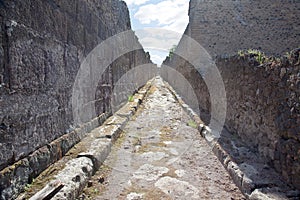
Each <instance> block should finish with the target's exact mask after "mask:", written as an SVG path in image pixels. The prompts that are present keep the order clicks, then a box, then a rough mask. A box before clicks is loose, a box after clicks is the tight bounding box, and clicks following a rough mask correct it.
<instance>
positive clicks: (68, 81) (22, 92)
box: [0, 0, 150, 170]
mask: <svg viewBox="0 0 300 200" xmlns="http://www.w3.org/2000/svg"><path fill="white" fill-rule="evenodd" d="M0 23H1V27H0V28H1V29H0V30H1V34H0V85H1V87H0V170H1V169H3V168H4V167H6V166H8V165H10V164H12V163H14V162H16V161H17V160H19V159H21V158H24V157H26V156H27V155H28V154H29V153H31V152H33V151H34V150H36V149H37V148H39V147H41V146H43V145H45V144H48V143H50V142H51V141H53V140H54V139H56V138H58V137H60V136H62V135H63V134H65V133H69V132H72V131H73V130H74V127H72V126H73V116H72V102H71V95H72V87H73V83H74V80H75V77H76V74H77V71H78V69H79V67H80V63H81V62H82V61H83V59H84V57H85V56H86V55H87V54H88V53H89V52H90V51H91V50H92V49H93V48H94V47H95V46H96V45H97V44H99V43H100V42H101V41H103V40H105V39H106V38H108V37H110V36H112V35H114V34H117V33H120V32H122V31H126V30H130V29H131V26H130V19H129V13H128V9H127V6H126V4H125V3H124V2H123V1H118V0H109V1H97V0H92V1H84V0H76V1H75V0H71V1H70V0H63V1H58V0H45V1H31V0H24V1H17V0H15V1H0ZM149 62H150V60H149V56H148V55H146V54H145V52H144V51H143V50H142V49H140V50H137V51H133V52H130V53H128V54H125V55H123V56H120V57H119V58H118V59H117V60H116V61H115V62H113V63H112V64H111V65H110V66H109V67H108V69H107V70H106V71H105V73H104V74H103V75H102V77H99V80H100V82H99V85H98V90H97V91H98V92H97V96H96V97H95V98H97V99H93V100H95V102H96V103H95V107H96V110H97V112H98V113H97V114H99V115H100V114H101V113H110V112H111V106H110V102H111V98H112V91H113V87H114V83H115V82H117V81H118V79H119V78H120V77H121V76H122V75H123V74H125V73H126V72H127V71H128V70H130V69H132V68H133V67H135V66H138V65H140V64H144V63H149ZM123 96H124V95H123ZM125 96H126V95H125Z"/></svg>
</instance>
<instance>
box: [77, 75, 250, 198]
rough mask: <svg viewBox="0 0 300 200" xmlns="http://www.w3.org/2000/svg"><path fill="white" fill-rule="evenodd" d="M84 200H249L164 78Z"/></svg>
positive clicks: (124, 132)
mask: <svg viewBox="0 0 300 200" xmlns="http://www.w3.org/2000/svg"><path fill="white" fill-rule="evenodd" d="M80 199H99V200H100V199H128V200H134V199H245V198H244V196H243V195H242V193H241V192H240V191H239V189H238V188H237V186H235V184H234V183H233V181H232V180H231V178H230V176H229V175H228V173H227V171H226V170H225V169H224V168H223V166H222V164H221V163H220V162H219V161H218V159H217V157H216V156H215V155H214V154H213V153H212V150H211V147H210V146H209V145H208V144H207V143H206V141H205V140H204V139H203V138H202V137H201V136H200V134H199V132H198V130H197V129H195V127H194V122H193V121H192V120H191V119H190V117H189V116H188V115H187V113H185V112H184V111H183V109H182V107H181V106H180V104H179V103H178V102H177V101H176V100H175V98H174V96H173V95H172V93H171V92H170V91H169V90H168V88H167V87H166V86H165V85H164V83H163V81H162V80H161V79H160V78H156V79H155V80H154V83H153V85H152V87H151V89H150V92H149V94H148V96H147V97H146V99H145V100H144V103H143V104H142V105H141V107H140V109H139V110H138V112H137V113H136V115H135V116H134V117H133V119H132V120H130V121H129V123H128V124H127V125H126V127H125V128H124V130H123V134H122V136H121V138H120V139H119V141H118V142H117V144H116V145H114V146H113V149H112V152H111V154H110V155H109V156H108V158H107V159H106V161H105V163H104V165H103V166H102V167H101V168H100V170H99V171H98V172H97V173H96V174H95V175H94V177H93V178H92V180H91V182H90V184H89V185H88V186H87V187H86V188H85V190H84V193H83V194H82V195H81V196H80Z"/></svg>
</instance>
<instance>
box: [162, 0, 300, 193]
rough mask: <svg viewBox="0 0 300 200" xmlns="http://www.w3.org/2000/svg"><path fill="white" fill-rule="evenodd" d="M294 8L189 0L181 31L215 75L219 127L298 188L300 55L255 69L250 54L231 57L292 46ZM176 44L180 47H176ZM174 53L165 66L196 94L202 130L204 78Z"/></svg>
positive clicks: (207, 107)
mask: <svg viewBox="0 0 300 200" xmlns="http://www.w3.org/2000/svg"><path fill="white" fill-rule="evenodd" d="M299 3H300V2H299V1H279V0H276V1H263V2H262V1H200V0H198V1H197V0H191V3H190V11H189V15H190V23H189V25H188V27H187V29H186V31H185V34H186V35H187V36H190V37H191V38H193V39H194V40H195V41H196V42H198V43H199V44H200V45H201V46H203V47H204V48H205V50H207V52H208V53H209V54H210V55H211V56H212V58H213V59H214V60H215V63H216V66H217V67H218V70H219V71H220V73H221V76H222V78H223V81H224V86H225V90H226V96H227V116H226V121H225V128H226V129H228V130H229V131H231V132H232V133H235V134H238V136H239V137H240V138H241V139H242V140H243V141H244V142H246V143H247V144H249V146H250V148H251V149H252V150H253V151H257V152H258V153H259V155H261V156H262V157H263V158H264V159H265V161H266V163H268V164H270V165H271V166H273V167H274V168H275V169H276V170H277V171H278V172H279V173H280V174H282V176H283V177H284V179H285V180H286V181H287V182H289V183H291V184H292V185H294V186H295V187H297V188H298V189H299V188H300V182H299V180H300V176H299V175H300V160H299V153H300V135H299V133H300V128H299V127H300V107H299V106H300V99H299V97H300V90H299V88H300V67H299V64H300V63H299V49H298V50H295V51H294V52H293V54H291V55H290V61H288V59H283V60H281V62H279V63H277V64H276V62H274V63H273V62H271V63H267V64H265V65H260V63H259V62H257V61H256V59H255V58H254V57H255V56H254V55H245V56H238V55H237V52H238V50H240V49H250V48H256V49H262V50H263V51H266V52H267V54H283V52H286V51H288V50H290V49H293V48H296V47H299V45H300V36H299V27H300V25H299V23H298V21H297V20H296V18H297V16H299V8H300V4H299ZM182 43H183V42H182V41H181V42H180V43H179V49H180V48H181V46H180V45H181V44H182ZM183 48H184V47H183ZM181 49H182V48H181ZM176 51H177V50H176ZM176 51H175V55H174V56H173V57H171V58H168V59H166V61H165V62H164V64H165V65H166V66H170V67H171V68H173V69H174V70H176V71H177V72H178V73H180V74H182V75H183V76H184V77H185V79H186V80H188V82H189V84H190V85H191V86H192V88H193V90H194V92H195V93H196V96H197V100H198V103H199V110H200V116H201V118H202V120H203V121H204V122H205V123H206V124H209V122H210V117H211V116H210V114H211V113H210V112H211V106H214V105H211V100H210V95H209V92H208V89H207V86H206V84H205V82H204V80H203V78H202V77H201V75H203V74H201V75H200V74H199V73H198V72H197V70H196V69H195V66H192V65H191V64H190V63H189V62H188V61H187V60H184V59H183V58H182V57H180V56H178V55H176ZM187 51H188V49H187ZM190 51H192V49H190ZM199 56H200V55H199ZM165 69H166V68H165V67H163V68H162V69H161V72H162V76H163V78H164V79H166V80H167V81H168V82H169V83H170V84H171V85H172V87H174V88H177V86H178V84H177V86H176V80H173V79H172V76H170V73H169V72H168V70H165ZM178 92H179V93H180V91H178ZM188 93H189V91H184V90H182V91H181V93H180V94H181V95H182V96H183V98H184V99H185V101H186V102H189V101H190V99H189V98H188V97H187V96H188ZM189 103H194V102H189ZM194 106H195V105H193V107H194Z"/></svg>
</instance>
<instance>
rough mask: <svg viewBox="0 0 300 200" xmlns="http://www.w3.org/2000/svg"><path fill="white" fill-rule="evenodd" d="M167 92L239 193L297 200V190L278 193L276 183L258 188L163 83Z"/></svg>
mask: <svg viewBox="0 0 300 200" xmlns="http://www.w3.org/2000/svg"><path fill="white" fill-rule="evenodd" d="M164 82H165V81H164ZM165 85H166V87H167V88H168V90H169V91H170V92H171V93H172V94H173V96H174V97H175V99H176V100H177V101H178V103H179V104H180V105H181V107H182V108H183V110H184V111H185V112H186V113H187V114H188V115H189V116H190V117H191V118H192V119H193V120H194V122H195V123H196V124H197V125H198V127H197V128H198V131H199V133H200V135H201V136H202V137H203V138H205V140H206V141H207V143H208V144H209V145H210V146H211V147H212V151H213V153H214V154H215V155H216V156H217V158H218V159H219V161H220V162H221V163H222V165H223V166H224V167H225V169H226V170H227V171H228V173H229V174H230V176H231V177H232V180H233V182H234V183H235V184H236V185H237V186H238V187H239V188H240V190H241V192H242V193H243V194H244V195H245V197H246V198H247V199H250V200H274V199H278V200H279V199H280V200H283V199H298V198H299V197H300V193H299V191H297V190H290V191H288V193H289V194H286V192H283V191H280V189H279V188H278V187H276V183H275V181H274V183H275V184H274V185H275V186H272V185H273V183H271V182H270V183H269V184H268V185H270V186H271V187H268V186H258V185H256V184H255V183H256V182H255V180H253V179H251V178H250V177H249V176H247V175H248V174H246V173H244V172H243V170H242V169H241V168H240V166H239V165H238V164H237V163H236V162H235V161H234V160H233V159H232V157H231V156H230V155H229V154H228V153H227V152H226V150H224V148H222V146H221V145H220V143H219V141H218V140H216V139H214V138H212V134H211V129H210V128H209V127H208V126H206V125H205V124H204V123H203V121H202V120H201V119H200V117H199V116H198V115H197V114H196V113H195V112H194V111H193V110H192V109H191V108H190V107H189V106H188V105H187V104H186V103H185V102H184V101H183V100H182V98H181V97H180V96H179V95H178V94H177V93H176V91H175V90H174V89H173V88H172V87H171V86H170V84H169V83H167V82H165ZM249 166H250V167H252V166H251V165H249Z"/></svg>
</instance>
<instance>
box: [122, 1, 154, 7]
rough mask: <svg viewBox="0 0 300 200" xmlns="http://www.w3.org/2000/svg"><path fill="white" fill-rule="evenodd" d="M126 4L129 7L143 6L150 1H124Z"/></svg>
mask: <svg viewBox="0 0 300 200" xmlns="http://www.w3.org/2000/svg"><path fill="white" fill-rule="evenodd" d="M124 1H125V2H126V4H127V5H128V6H131V5H137V6H139V5H143V4H145V3H147V2H148V1H149V0H124Z"/></svg>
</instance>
